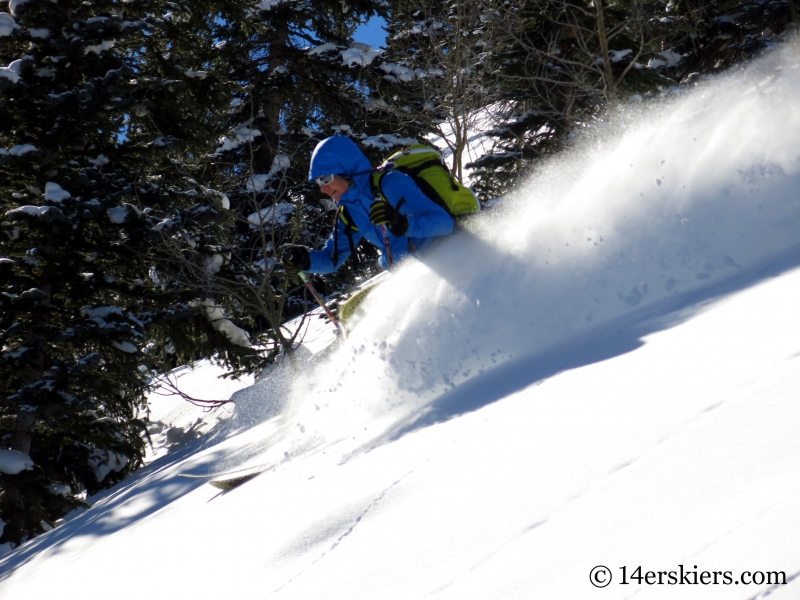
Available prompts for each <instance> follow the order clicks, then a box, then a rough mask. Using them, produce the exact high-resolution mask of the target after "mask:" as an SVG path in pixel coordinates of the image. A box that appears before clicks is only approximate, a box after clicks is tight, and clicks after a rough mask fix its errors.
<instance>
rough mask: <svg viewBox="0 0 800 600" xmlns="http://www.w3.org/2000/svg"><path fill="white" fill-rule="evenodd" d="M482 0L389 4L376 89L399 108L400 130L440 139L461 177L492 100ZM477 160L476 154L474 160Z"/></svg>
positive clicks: (485, 4) (396, 110)
mask: <svg viewBox="0 0 800 600" xmlns="http://www.w3.org/2000/svg"><path fill="white" fill-rule="evenodd" d="M486 9H487V3H486V2H484V1H482V0H481V1H479V2H473V3H463V2H456V1H454V0H451V1H446V2H431V1H425V0H422V1H415V0H411V1H408V0H400V1H395V2H392V18H391V20H390V22H389V25H388V32H389V36H388V40H387V41H388V47H387V51H386V54H385V55H384V56H383V57H382V61H381V63H380V64H379V65H378V68H379V69H381V70H382V71H383V72H384V75H383V78H382V80H381V83H380V85H378V86H377V93H378V94H380V96H381V98H382V100H383V101H384V102H386V103H387V104H388V105H390V106H392V107H393V109H394V115H395V118H396V120H397V121H398V122H399V123H398V124H399V131H400V133H401V134H402V135H405V136H412V137H417V138H422V139H424V138H427V137H429V136H430V135H433V136H435V137H436V138H437V140H440V142H439V143H440V144H441V145H443V146H444V147H445V149H446V150H447V151H448V154H450V155H451V157H452V168H453V171H454V174H455V175H456V176H457V177H458V178H463V176H464V172H463V167H464V163H465V162H466V160H467V159H468V158H469V157H465V156H464V153H465V151H466V150H467V147H468V142H469V139H470V137H471V136H473V135H475V133H476V131H478V128H479V123H478V121H479V120H480V119H481V117H482V112H483V110H484V109H485V108H486V107H487V105H488V104H490V103H491V102H493V96H492V94H491V93H490V91H489V90H488V88H487V87H486V86H485V77H484V75H485V73H484V68H485V64H486V59H487V54H486V36H487V35H488V34H489V33H490V32H487V30H486V27H485V24H486V19H485V11H486ZM471 158H476V157H471Z"/></svg>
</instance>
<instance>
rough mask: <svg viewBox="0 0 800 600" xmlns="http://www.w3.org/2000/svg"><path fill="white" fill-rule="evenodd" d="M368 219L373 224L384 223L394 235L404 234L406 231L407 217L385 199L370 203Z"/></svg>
mask: <svg viewBox="0 0 800 600" xmlns="http://www.w3.org/2000/svg"><path fill="white" fill-rule="evenodd" d="M369 220H370V221H372V224H373V225H386V227H388V228H389V231H391V232H392V235H394V236H395V237H400V236H402V235H405V234H406V232H407V231H408V217H406V216H405V215H401V214H400V211H398V210H397V209H396V208H395V207H394V206H392V205H391V204H389V203H388V202H387V201H386V200H377V201H375V202H373V203H372V208H371V209H370V212H369Z"/></svg>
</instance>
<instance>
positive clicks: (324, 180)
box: [314, 175, 336, 187]
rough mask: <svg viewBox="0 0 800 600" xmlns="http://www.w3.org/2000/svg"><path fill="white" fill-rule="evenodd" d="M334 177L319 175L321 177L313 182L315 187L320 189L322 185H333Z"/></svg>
mask: <svg viewBox="0 0 800 600" xmlns="http://www.w3.org/2000/svg"><path fill="white" fill-rule="evenodd" d="M334 177H336V175H321V176H319V177H317V178H316V179H315V180H314V181H316V182H317V185H318V186H319V187H322V186H324V185H329V184H331V183H333V178H334Z"/></svg>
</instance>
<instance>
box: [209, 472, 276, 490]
mask: <svg viewBox="0 0 800 600" xmlns="http://www.w3.org/2000/svg"><path fill="white" fill-rule="evenodd" d="M261 473H263V471H256V472H254V473H248V474H247V475H238V476H236V477H231V478H228V479H212V480H211V481H209V483H210V484H211V485H213V486H214V487H215V488H217V489H220V490H222V491H223V492H229V491H231V490H233V489H235V488H237V487H239V486H240V485H242V484H243V483H247V482H248V481H250V480H251V479H255V478H256V477H258V476H259V475H261Z"/></svg>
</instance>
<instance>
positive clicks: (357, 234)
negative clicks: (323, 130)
mask: <svg viewBox="0 0 800 600" xmlns="http://www.w3.org/2000/svg"><path fill="white" fill-rule="evenodd" d="M372 172H373V169H372V165H371V164H370V162H369V159H368V158H367V157H366V156H365V155H364V153H363V152H361V150H360V149H359V148H358V146H356V144H355V142H353V141H352V140H351V139H350V138H348V137H345V136H342V135H337V136H334V137H331V138H328V139H326V140H323V141H321V142H320V143H319V144H317V147H316V148H315V149H314V153H313V154H312V155H311V170H310V172H309V177H308V178H309V181H314V180H315V179H316V178H317V177H320V176H322V175H340V176H341V177H344V178H346V179H349V180H350V181H351V183H350V189H348V190H347V191H346V192H345V193H344V194H342V196H341V198H340V201H339V204H340V206H342V207H343V208H345V209H347V213H346V214H347V215H348V216H349V219H350V221H351V223H350V226H351V228H352V229H351V230H350V234H351V236H352V247H353V248H355V247H356V246H358V243H359V242H360V241H361V240H362V239H366V240H367V241H368V242H369V243H370V244H372V245H373V246H376V247H377V248H378V249H380V251H381V257H380V259H379V262H380V265H381V266H382V267H383V268H384V269H386V268H388V267H389V260H388V253H387V250H386V244H385V242H384V238H383V229H382V228H381V227H379V226H376V225H373V224H372V222H370V220H369V212H370V207H371V206H372V203H373V202H374V201H375V196H374V194H373V192H372V188H371V185H370V179H371V177H372ZM381 188H382V190H383V194H384V197H385V198H386V199H387V200H388V201H389V202H390V203H391V204H392V205H393V206H397V205H398V204H399V203H400V202H401V200H405V202H403V203H402V205H400V209H399V211H400V213H401V214H403V215H405V216H406V217H408V231H407V232H406V235H404V236H401V237H395V236H394V235H392V233H391V232H390V231H389V230H388V229H386V236H387V238H388V240H389V246H390V247H391V253H392V259H393V261H394V262H397V261H399V260H402V259H403V258H404V257H405V256H407V255H408V254H409V253H411V252H415V251H417V250H422V249H423V248H425V247H426V246H427V245H428V244H430V243H431V242H432V241H433V239H434V238H436V237H439V236H442V235H447V234H448V233H450V232H451V231H453V226H454V221H453V217H451V216H450V214H448V212H447V211H446V210H445V209H443V208H442V207H440V206H439V205H438V204H436V203H435V202H433V201H432V200H431V199H430V198H428V197H427V196H426V195H425V194H423V193H422V191H421V190H420V189H419V187H417V185H416V184H415V183H414V180H413V179H411V177H409V176H408V175H406V174H405V173H401V172H399V171H389V172H388V173H386V174H385V175H384V176H383V178H382V180H381ZM347 229H348V225H346V224H345V223H344V221H342V219H337V221H336V226H335V230H334V232H333V233H331V236H330V237H329V238H328V241H327V243H326V244H325V247H324V248H323V249H322V250H318V251H315V252H311V267H310V268H309V269H308V271H309V272H310V273H330V272H332V271H335V270H336V269H338V268H339V267H340V266H342V263H344V261H345V260H346V259H347V257H348V256H350V251H351V250H350V249H351V245H350V243H351V242H350V240H349V239H348V230H347ZM336 250H338V252H337V251H336ZM334 257H335V258H336V262H335V263H334Z"/></svg>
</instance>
